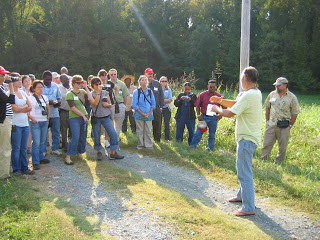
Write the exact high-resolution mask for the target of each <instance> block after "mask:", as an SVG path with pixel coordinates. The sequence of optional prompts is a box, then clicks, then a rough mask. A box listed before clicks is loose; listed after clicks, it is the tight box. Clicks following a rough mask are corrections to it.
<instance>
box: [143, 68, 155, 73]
mask: <svg viewBox="0 0 320 240" xmlns="http://www.w3.org/2000/svg"><path fill="white" fill-rule="evenodd" d="M144 73H154V72H153V70H152V68H147V69H146V70H144Z"/></svg>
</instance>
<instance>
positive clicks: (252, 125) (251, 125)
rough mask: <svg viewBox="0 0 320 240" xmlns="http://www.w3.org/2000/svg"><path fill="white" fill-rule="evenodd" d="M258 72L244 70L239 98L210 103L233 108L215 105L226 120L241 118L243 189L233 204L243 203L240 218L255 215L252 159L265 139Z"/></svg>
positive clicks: (239, 170)
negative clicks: (262, 138) (262, 139)
mask: <svg viewBox="0 0 320 240" xmlns="http://www.w3.org/2000/svg"><path fill="white" fill-rule="evenodd" d="M257 82H258V71H257V69H255V68H254V67H247V68H245V69H244V70H243V73H242V77H241V83H242V87H243V89H244V92H241V93H239V95H238V97H237V99H236V100H235V101H234V100H227V99H222V98H221V97H218V96H213V97H211V98H210V101H214V102H216V103H219V104H220V105H222V106H224V107H228V108H230V109H221V108H220V107H218V106H217V105H213V107H212V109H211V110H212V111H214V112H216V113H218V114H221V115H222V116H224V117H229V118H230V117H233V116H234V115H237V121H236V129H235V135H236V141H237V176H238V179H239V181H240V190H239V192H238V194H237V197H234V198H231V199H229V202H242V208H241V209H239V210H238V211H236V212H235V215H236V216H248V215H254V214H255V204H254V182H253V171H252V159H253V155H254V152H255V150H256V148H257V147H258V145H259V144H260V139H261V128H262V94H261V92H260V90H259V89H258V88H257Z"/></svg>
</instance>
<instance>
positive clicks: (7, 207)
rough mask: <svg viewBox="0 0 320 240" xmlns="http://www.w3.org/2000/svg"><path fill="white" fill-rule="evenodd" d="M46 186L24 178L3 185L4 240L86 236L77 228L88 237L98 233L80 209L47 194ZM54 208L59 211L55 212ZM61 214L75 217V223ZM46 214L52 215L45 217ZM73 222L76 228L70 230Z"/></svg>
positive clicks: (0, 187)
mask: <svg viewBox="0 0 320 240" xmlns="http://www.w3.org/2000/svg"><path fill="white" fill-rule="evenodd" d="M43 184H44V182H36V181H33V178H24V177H12V178H11V179H9V180H7V181H3V180H1V181H0V196H1V201H0V229H1V230H0V238H1V239H2V237H3V239H7V238H10V239H40V238H39V237H41V238H42V239H47V238H48V239H52V238H55V239H59V238H60V239H62V238H63V237H65V236H69V237H71V235H73V234H74V236H73V237H75V238H77V236H78V237H79V235H78V234H80V235H82V236H84V235H83V233H79V232H78V230H77V227H79V229H80V231H82V232H84V233H85V234H86V236H91V235H93V234H95V233H96V230H95V226H94V225H92V224H90V223H89V222H88V221H87V220H86V218H85V216H84V215H83V214H81V213H80V211H79V209H76V208H74V207H73V206H71V204H70V203H68V202H67V201H65V200H64V199H63V198H57V196H56V195H54V194H49V193H45V192H44V191H43V190H42V188H43ZM51 204H52V205H51ZM53 206H54V207H56V208H57V210H56V209H54V208H52V207H53ZM60 210H62V212H65V213H66V214H67V216H69V217H71V219H72V221H71V222H70V221H69V220H68V219H60V218H59V217H57V216H60V215H61V214H62V213H61V212H60ZM43 211H44V212H48V211H49V213H46V214H44V213H43ZM50 216H51V217H50ZM61 216H63V214H62V215H61ZM72 222H73V226H75V227H74V228H73V229H70V228H69V227H70V226H71V225H72ZM60 227H61V228H60ZM43 228H45V230H44V229H43ZM67 228H68V229H67ZM68 234H70V235H68ZM1 236H2V237H1Z"/></svg>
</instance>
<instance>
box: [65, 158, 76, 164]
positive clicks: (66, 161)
mask: <svg viewBox="0 0 320 240" xmlns="http://www.w3.org/2000/svg"><path fill="white" fill-rule="evenodd" d="M64 163H65V164H67V165H73V164H74V163H73V162H72V161H71V159H65V160H64Z"/></svg>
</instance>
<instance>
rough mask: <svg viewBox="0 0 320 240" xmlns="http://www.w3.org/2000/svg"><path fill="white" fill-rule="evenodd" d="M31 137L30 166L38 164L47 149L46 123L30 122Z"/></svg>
mask: <svg viewBox="0 0 320 240" xmlns="http://www.w3.org/2000/svg"><path fill="white" fill-rule="evenodd" d="M30 127H31V135H32V164H40V160H42V159H44V155H43V154H44V153H45V152H46V151H45V150H46V149H47V142H46V139H47V134H48V121H44V122H37V123H33V122H30Z"/></svg>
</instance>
